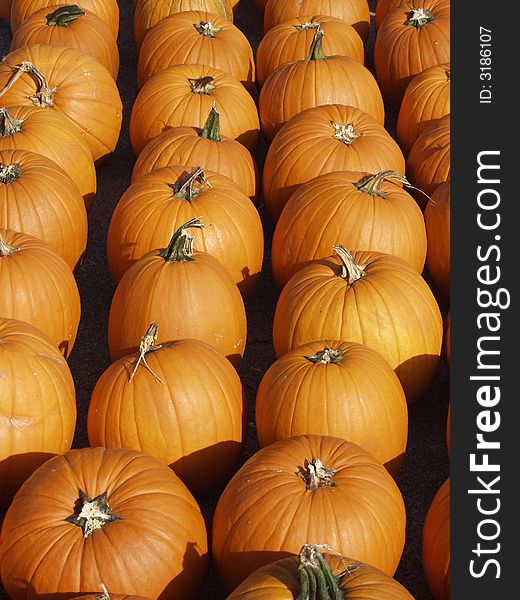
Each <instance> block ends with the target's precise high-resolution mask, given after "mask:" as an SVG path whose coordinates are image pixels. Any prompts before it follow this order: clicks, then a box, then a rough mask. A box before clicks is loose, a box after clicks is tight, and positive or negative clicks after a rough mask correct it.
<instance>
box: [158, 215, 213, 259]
mask: <svg viewBox="0 0 520 600" xmlns="http://www.w3.org/2000/svg"><path fill="white" fill-rule="evenodd" d="M190 227H198V228H202V227H204V223H203V222H202V221H201V220H200V217H195V218H194V219H190V220H189V221H188V222H187V223H184V225H181V226H180V227H179V229H177V231H176V232H175V233H174V234H173V235H172V237H171V240H170V243H169V244H168V247H167V248H165V249H164V250H161V252H160V253H159V255H160V256H162V257H163V258H164V260H169V261H171V262H185V261H191V260H193V241H194V239H195V238H194V237H193V236H191V235H189V234H188V232H187V231H186V230H187V229H188V228H190Z"/></svg>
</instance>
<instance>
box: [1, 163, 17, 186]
mask: <svg viewBox="0 0 520 600" xmlns="http://www.w3.org/2000/svg"><path fill="white" fill-rule="evenodd" d="M21 174H22V170H21V169H20V163H13V164H12V165H4V163H0V183H5V184H6V185H8V184H10V183H12V182H13V181H15V180H16V179H18V178H19V177H20V175H21Z"/></svg>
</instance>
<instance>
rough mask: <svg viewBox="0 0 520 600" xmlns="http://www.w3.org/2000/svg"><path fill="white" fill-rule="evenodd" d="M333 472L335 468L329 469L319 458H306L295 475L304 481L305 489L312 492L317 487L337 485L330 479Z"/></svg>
mask: <svg viewBox="0 0 520 600" xmlns="http://www.w3.org/2000/svg"><path fill="white" fill-rule="evenodd" d="M335 472H336V469H329V468H328V467H326V466H325V465H324V464H323V463H322V462H321V460H320V459H319V458H313V459H312V460H311V461H310V462H309V461H308V460H306V461H305V467H304V468H303V469H302V468H300V470H299V471H297V473H296V475H298V477H301V478H302V479H303V480H304V481H305V483H306V485H307V491H309V492H313V491H314V490H316V489H317V488H322V487H327V486H330V487H337V485H338V484H337V483H335V482H334V481H332V477H333V476H334V473H335Z"/></svg>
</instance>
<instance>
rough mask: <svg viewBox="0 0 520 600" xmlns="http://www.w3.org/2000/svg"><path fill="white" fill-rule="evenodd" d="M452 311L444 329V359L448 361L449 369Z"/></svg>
mask: <svg viewBox="0 0 520 600" xmlns="http://www.w3.org/2000/svg"><path fill="white" fill-rule="evenodd" d="M450 315H451V313H450V311H448V316H447V317H446V327H445V329H444V360H445V361H446V366H447V367H448V371H449V370H450V354H451V348H450V320H451V319H450Z"/></svg>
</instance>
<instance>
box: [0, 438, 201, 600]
mask: <svg viewBox="0 0 520 600" xmlns="http://www.w3.org/2000/svg"><path fill="white" fill-rule="evenodd" d="M35 540H40V541H39V543H35ZM187 548H189V551H188V552H187V551H186V549H187ZM0 564H1V567H0V573H1V576H2V583H3V585H4V587H5V590H6V592H7V593H8V594H9V597H10V598H12V599H13V600H21V599H22V598H26V599H27V600H36V599H37V598H41V597H42V596H47V597H49V596H51V595H52V596H67V597H71V596H74V595H76V596H77V595H84V594H88V593H95V592H96V591H97V590H99V586H100V583H101V582H102V583H104V584H105V585H106V587H107V589H110V590H119V592H118V593H120V594H124V595H131V596H134V595H138V596H144V595H145V594H146V597H148V598H150V600H156V599H158V598H160V597H161V598H163V597H168V598H171V599H172V600H181V599H185V600H188V599H189V600H195V599H196V598H197V597H198V595H199V592H200V590H201V588H202V582H203V581H204V577H205V575H206V571H207V566H208V556H207V534H206V527H205V524H204V519H203V517H202V514H201V512H200V508H199V506H198V505H197V503H196V501H195V500H194V498H193V496H192V495H191V494H190V493H189V491H188V489H187V488H186V486H185V485H184V484H183V483H182V482H181V481H180V479H179V478H178V477H177V476H176V475H175V473H174V472H173V471H172V470H171V469H170V468H169V467H167V466H166V465H164V464H163V463H161V462H160V461H159V460H158V459H156V458H154V457H152V456H150V455H148V454H144V453H143V452H137V451H135V450H129V449H126V448H125V449H122V448H81V449H76V450H69V451H68V452H67V453H66V454H64V455H62V456H56V457H54V458H51V459H50V460H48V461H47V462H46V463H45V464H43V465H42V466H41V467H40V468H39V469H37V470H36V471H35V472H34V473H33V474H32V475H31V477H30V478H29V479H28V480H27V481H26V482H25V484H24V485H23V486H22V488H21V489H20V490H19V492H18V494H17V495H16V497H15V499H14V500H13V503H12V504H11V506H10V507H9V509H8V511H7V513H6V515H5V518H4V521H3V524H2V535H1V538H0Z"/></svg>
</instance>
